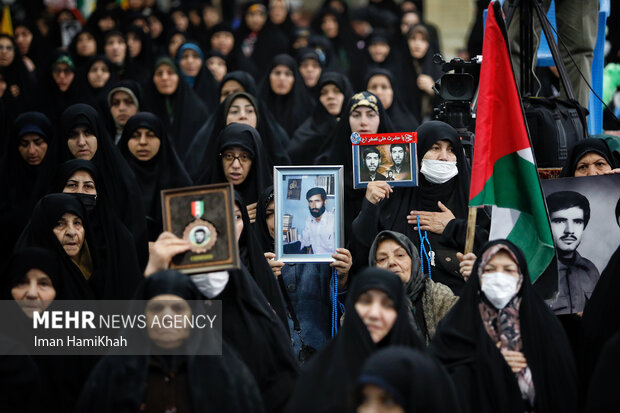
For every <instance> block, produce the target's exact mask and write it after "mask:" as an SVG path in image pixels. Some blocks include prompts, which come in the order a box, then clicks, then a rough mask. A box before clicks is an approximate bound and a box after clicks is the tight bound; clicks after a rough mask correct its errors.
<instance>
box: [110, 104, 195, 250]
mask: <svg viewBox="0 0 620 413" xmlns="http://www.w3.org/2000/svg"><path fill="white" fill-rule="evenodd" d="M119 148H120V151H121V153H122V154H123V156H124V157H125V159H126V160H127V163H128V164H129V167H130V168H131V170H132V171H133V172H134V174H135V175H136V180H137V181H138V185H139V186H140V190H141V194H142V204H143V205H144V211H145V212H146V220H147V227H148V233H149V241H155V240H156V239H157V237H158V236H159V234H160V233H161V232H162V231H163V226H162V218H161V217H162V214H161V195H160V192H161V191H162V190H164V189H172V188H182V187H187V186H191V185H192V181H191V179H190V178H189V175H188V174H187V172H186V171H185V168H184V167H183V164H182V163H181V161H180V160H179V157H178V156H177V154H176V152H175V150H174V148H173V147H172V143H171V142H170V139H169V138H168V134H167V133H166V130H165V129H164V125H163V123H162V121H161V120H160V119H159V118H158V117H156V116H155V115H154V114H152V113H149V112H141V113H138V114H136V115H134V116H132V117H131V118H129V120H128V121H127V124H126V125H125V127H124V128H123V134H122V136H121V140H120V142H119Z"/></svg>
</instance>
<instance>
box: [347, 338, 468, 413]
mask: <svg viewBox="0 0 620 413" xmlns="http://www.w3.org/2000/svg"><path fill="white" fill-rule="evenodd" d="M364 385H372V386H377V387H380V388H382V389H383V390H384V391H386V392H387V393H388V394H389V395H390V396H391V397H392V399H393V400H394V401H395V402H396V403H397V404H398V405H399V406H401V407H402V408H403V410H404V411H405V413H416V412H452V413H458V412H459V411H460V403H459V401H458V399H457V397H456V390H455V388H454V384H453V383H452V380H451V379H450V376H449V375H448V373H447V372H446V370H445V369H444V368H443V366H442V365H441V364H440V363H438V362H437V360H435V359H434V358H433V357H430V356H429V355H427V354H424V353H422V352H420V351H419V350H414V349H411V348H407V347H401V346H391V347H388V348H385V349H382V350H379V351H377V352H376V353H375V354H373V355H372V356H370V357H369V358H368V360H366V362H365V363H364V367H362V370H361V371H360V374H359V376H358V378H357V390H358V391H357V394H356V396H357V403H356V405H355V406H353V407H357V406H360V405H361V403H362V399H361V390H362V387H363V386H364Z"/></svg>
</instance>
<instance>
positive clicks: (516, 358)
mask: <svg viewBox="0 0 620 413" xmlns="http://www.w3.org/2000/svg"><path fill="white" fill-rule="evenodd" d="M500 344H501V343H497V345H498V347H499V345H500ZM501 352H502V356H504V360H506V363H508V365H509V366H510V369H511V370H512V372H513V373H518V372H520V371H521V370H523V369H524V368H526V367H527V360H526V359H525V356H524V355H523V353H521V352H520V351H512V350H501Z"/></svg>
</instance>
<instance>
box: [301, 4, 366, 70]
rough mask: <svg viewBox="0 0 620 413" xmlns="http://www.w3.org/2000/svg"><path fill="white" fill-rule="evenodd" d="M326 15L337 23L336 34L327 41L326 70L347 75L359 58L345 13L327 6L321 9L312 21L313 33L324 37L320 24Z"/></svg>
mask: <svg viewBox="0 0 620 413" xmlns="http://www.w3.org/2000/svg"><path fill="white" fill-rule="evenodd" d="M327 15H330V16H333V17H334V18H335V19H336V21H337V22H338V34H337V35H336V37H335V38H333V39H328V40H329V43H330V50H329V53H328V54H329V56H330V58H329V59H328V62H327V64H328V66H327V69H329V70H338V71H340V72H342V73H344V74H346V75H348V74H350V73H351V72H352V71H353V70H354V68H356V64H357V63H359V57H360V56H359V55H360V53H359V52H358V50H357V46H356V44H355V38H354V35H353V32H352V29H351V26H350V25H349V19H348V16H347V14H346V12H344V13H340V12H339V11H338V10H336V9H333V8H331V7H329V6H327V7H322V8H321V9H320V10H319V11H318V12H317V13H316V14H315V16H314V18H313V19H312V28H313V30H314V32H315V33H319V34H321V35H325V33H324V32H323V29H322V28H321V24H322V22H323V18H324V17H325V16H327Z"/></svg>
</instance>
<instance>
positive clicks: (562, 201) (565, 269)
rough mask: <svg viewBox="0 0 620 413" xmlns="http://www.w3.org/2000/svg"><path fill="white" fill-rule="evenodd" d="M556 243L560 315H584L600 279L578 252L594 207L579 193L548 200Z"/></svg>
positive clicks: (555, 307)
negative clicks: (584, 310) (591, 207)
mask: <svg viewBox="0 0 620 413" xmlns="http://www.w3.org/2000/svg"><path fill="white" fill-rule="evenodd" d="M547 207H548V209H549V220H550V222H551V231H552V232H553V243H554V244H555V250H556V253H557V257H558V272H559V279H558V298H557V299H556V301H555V302H554V303H553V305H552V309H553V311H554V312H555V313H556V314H572V313H581V312H582V311H583V309H584V307H585V305H586V303H587V301H588V300H589V299H590V296H591V295H592V291H593V290H594V287H595V286H596V283H597V282H598V279H599V277H600V274H599V271H598V269H597V268H596V266H595V265H594V264H593V263H592V262H591V261H590V260H588V259H587V258H584V257H582V256H581V255H580V254H579V252H577V247H579V245H580V244H581V239H582V236H583V231H584V230H585V229H586V227H587V226H588V222H589V221H590V203H589V202H588V199H587V198H586V197H585V196H583V195H581V194H580V193H578V192H574V191H560V192H554V193H553V194H551V195H549V196H547Z"/></svg>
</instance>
